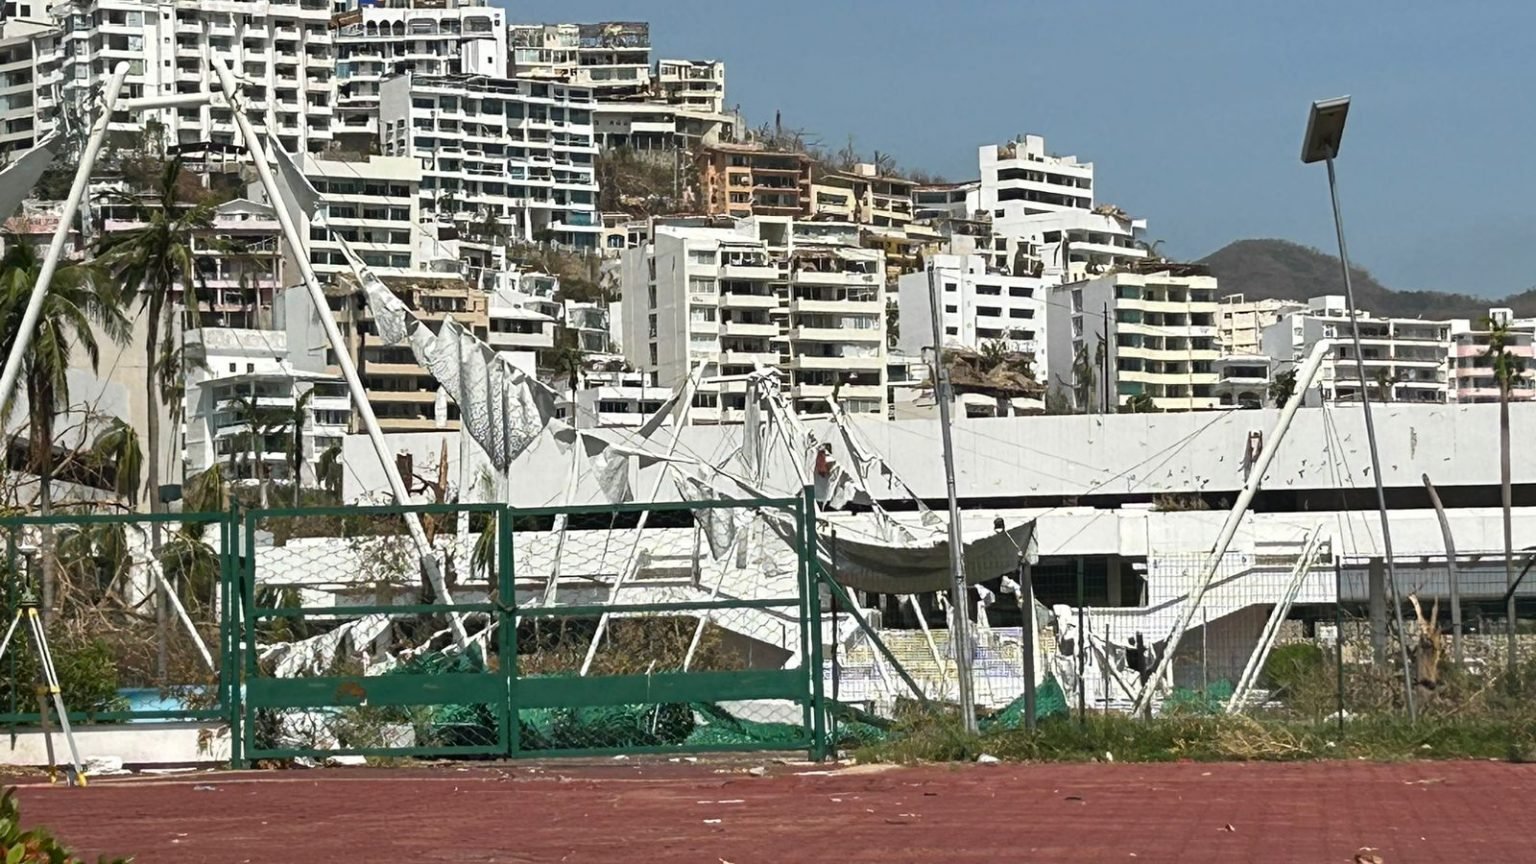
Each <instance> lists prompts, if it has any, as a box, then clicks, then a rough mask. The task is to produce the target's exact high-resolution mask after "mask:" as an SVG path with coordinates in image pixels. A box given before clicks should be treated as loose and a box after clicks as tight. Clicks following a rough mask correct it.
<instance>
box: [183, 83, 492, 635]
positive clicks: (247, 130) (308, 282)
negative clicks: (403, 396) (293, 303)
mask: <svg viewBox="0 0 1536 864" xmlns="http://www.w3.org/2000/svg"><path fill="white" fill-rule="evenodd" d="M211 59H212V61H213V69H214V72H215V73H216V74H217V75H218V76H219V85H220V86H221V87H222V88H223V89H224V96H225V98H227V99H228V100H229V103H230V113H231V114H232V115H234V118H235V124H236V125H237V126H239V127H240V135H241V136H242V137H243V138H245V146H246V149H247V150H248V151H249V153H250V156H251V164H252V165H253V166H254V167H255V168H256V174H257V176H258V177H260V178H261V185H262V188H264V189H265V190H266V192H267V197H268V198H269V199H270V200H271V201H272V203H273V207H272V210H273V212H274V213H275V214H276V215H277V223H278V225H279V226H280V227H281V228H282V231H283V238H284V239H285V240H286V241H287V242H288V246H289V247H290V248H291V249H292V250H293V258H294V260H295V261H296V262H297V263H298V266H299V273H300V275H302V276H303V277H304V287H306V288H307V289H309V296H310V299H311V300H312V301H313V302H314V304H315V310H316V312H317V314H318V317H319V319H320V325H321V326H322V327H323V328H324V329H325V336H326V339H327V340H329V341H330V343H331V349H332V352H333V353H334V354H335V355H336V365H337V366H338V367H340V368H341V375H342V377H343V378H345V379H346V381H347V389H348V390H350V391H351V393H352V401H353V403H354V404H355V405H356V406H357V416H358V419H360V420H361V421H362V423H363V428H364V429H366V430H367V432H368V440H369V441H371V442H372V443H373V449H374V452H375V453H377V454H378V457H379V464H380V465H381V467H383V469H384V476H385V477H386V478H388V480H389V488H390V491H391V492H393V493H394V496H395V501H396V503H399V504H405V503H407V502H408V501H409V500H410V498H409V493H408V492H407V490H406V488H405V480H404V478H402V477H401V476H400V468H399V466H397V465H396V464H395V460H394V459H391V458H390V454H389V445H388V444H386V443H385V441H384V433H383V432H382V431H381V430H380V429H379V421H378V418H377V417H375V416H374V414H373V406H372V405H371V404H369V402H368V394H367V391H365V390H364V389H363V382H362V379H361V378H360V377H359V376H358V374H357V364H356V363H354V362H353V361H352V355H351V354H350V353H349V352H348V351H347V343H346V340H345V339H343V338H342V335H341V328H339V327H338V326H337V325H336V319H335V317H334V316H332V315H331V312H330V308H329V307H328V306H327V305H326V302H325V292H324V291H322V290H321V288H320V280H319V278H318V277H317V276H316V275H315V270H314V267H313V266H312V265H311V264H310V261H309V256H308V255H307V254H305V252H304V245H303V243H302V241H301V239H300V237H299V232H298V228H296V227H295V226H294V223H293V216H292V214H290V213H289V212H288V208H287V207H286V206H284V204H283V200H282V196H281V193H280V192H279V191H278V188H277V181H276V180H274V179H273V177H272V166H271V164H270V163H269V162H268V161H267V152H266V148H265V147H264V146H262V143H261V139H259V138H257V137H256V130H255V129H254V128H253V127H252V126H251V120H250V118H249V117H247V116H245V106H244V105H242V104H240V99H239V96H238V93H239V90H238V87H237V85H236V83H235V76H234V74H233V73H232V72H230V71H229V66H228V64H226V63H225V62H224V58H222V57H220V56H219V55H218V54H214V55H213V56H212V58H211ZM404 515H405V523H406V525H407V527H408V528H409V529H410V532H411V539H412V540H413V541H414V542H415V545H416V552H417V554H418V555H419V556H420V557H421V566H422V567H423V568H424V569H425V571H426V574H427V581H428V583H429V584H430V585H431V586H432V593H433V594H435V595H436V596H437V599H438V602H440V603H442V604H443V605H445V606H452V605H453V597H452V595H450V594H449V593H448V584H447V582H446V580H444V579H443V571H442V568H441V567H439V566H438V565H437V557H436V556H435V555H434V554H433V553H432V544H431V543H430V542H429V541H428V540H427V534H426V532H425V531H424V530H423V529H422V527H421V517H420V516H418V515H417V514H415V513H406V514H404ZM448 626H449V629H450V630H451V631H452V633H453V641H454V644H455V645H457V646H458V647H459V648H460V649H461V650H462V649H464V648H465V647H467V646H468V644H469V634H468V633H467V632H466V631H465V630H464V620H463V618H462V617H461V616H460V615H458V614H457V613H454V612H449V613H448Z"/></svg>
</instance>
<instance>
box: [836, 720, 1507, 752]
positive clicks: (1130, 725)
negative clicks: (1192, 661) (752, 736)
mask: <svg viewBox="0 0 1536 864" xmlns="http://www.w3.org/2000/svg"><path fill="white" fill-rule="evenodd" d="M983 753H988V754H991V755H993V756H996V757H998V758H999V759H1005V760H1011V761H1020V762H1094V761H1103V760H1105V759H1113V760H1114V761H1117V762H1172V761H1181V760H1191V761H1197V762H1218V761H1239V762H1259V761H1262V762H1280V761H1297V760H1309V759H1368V760H1373V761H1399V760H1407V759H1500V760H1508V761H1513V762H1525V761H1531V760H1533V759H1536V712H1531V713H1528V714H1524V715H1510V716H1506V717H1501V718H1492V717H1470V718H1456V717H1424V718H1421V719H1420V720H1419V722H1417V723H1410V722H1409V721H1408V718H1407V717H1405V716H1399V717H1377V718H1369V719H1362V720H1351V721H1348V722H1346V723H1345V724H1344V726H1343V728H1342V729H1341V728H1340V727H1339V725H1338V724H1337V723H1330V724H1308V723H1299V722H1292V721H1283V720H1269V719H1256V718H1252V717H1244V716H1226V715H1219V716H1203V717H1202V716H1191V715H1175V716H1168V717H1160V718H1156V719H1153V720H1139V719H1135V718H1132V717H1129V716H1126V715H1121V714H1110V715H1090V716H1088V717H1085V718H1082V719H1081V720H1078V719H1074V718H1067V717H1054V718H1049V719H1046V720H1043V721H1041V723H1040V725H1039V727H1038V728H1037V729H1036V730H1035V731H1032V732H1031V731H1028V730H999V731H996V732H990V733H985V734H982V735H967V734H965V732H964V731H963V730H962V729H961V727H960V723H959V721H958V720H957V719H955V718H952V717H945V716H939V715H930V716H926V717H920V718H913V719H911V720H909V721H907V722H905V723H902V724H899V725H898V726H897V727H896V728H895V729H894V730H893V734H892V736H891V738H890V739H889V740H887V741H884V742H880V743H877V744H872V745H870V746H867V747H864V748H861V749H859V750H858V751H857V752H856V755H857V756H858V758H859V759H860V760H861V761H870V762H898V763H911V762H957V761H974V760H975V759H976V758H977V757H978V756H980V755H981V754H983Z"/></svg>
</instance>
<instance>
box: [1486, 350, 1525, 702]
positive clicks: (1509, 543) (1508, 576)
mask: <svg viewBox="0 0 1536 864" xmlns="http://www.w3.org/2000/svg"><path fill="white" fill-rule="evenodd" d="M1487 328H1488V349H1487V350H1486V351H1484V352H1483V359H1484V360H1487V361H1488V362H1489V365H1491V366H1492V367H1493V377H1494V380H1495V381H1496V382H1497V383H1498V385H1499V499H1500V501H1499V503H1500V504H1501V505H1502V507H1503V508H1504V581H1505V584H1506V585H1511V586H1512V585H1514V584H1515V557H1514V556H1515V552H1514V539H1513V535H1514V532H1513V527H1512V525H1511V522H1510V505H1511V501H1512V493H1511V488H1510V477H1509V474H1510V469H1509V394H1510V391H1512V390H1514V388H1515V385H1516V384H1517V383H1518V382H1519V381H1520V378H1521V377H1522V376H1523V375H1524V374H1525V361H1524V360H1522V359H1521V358H1520V357H1519V355H1516V354H1514V353H1512V352H1510V350H1509V344H1510V342H1511V341H1512V340H1513V337H1514V334H1512V333H1511V332H1510V330H1509V324H1508V323H1507V322H1505V321H1488V322H1487ZM1515 611H1516V610H1515V595H1514V593H1513V592H1510V595H1509V601H1508V603H1507V604H1506V606H1505V609H1504V614H1505V616H1506V620H1507V622H1508V626H1507V628H1506V630H1507V631H1508V633H1507V635H1508V651H1509V657H1508V662H1509V673H1510V675H1511V676H1512V675H1513V674H1514V671H1515V664H1516V662H1517V661H1518V659H1519V656H1518V655H1519V650H1518V649H1519V646H1518V644H1517V641H1516V638H1515ZM1511 680H1512V679H1511Z"/></svg>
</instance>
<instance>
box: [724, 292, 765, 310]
mask: <svg viewBox="0 0 1536 864" xmlns="http://www.w3.org/2000/svg"><path fill="white" fill-rule="evenodd" d="M720 305H721V306H722V307H724V308H726V309H777V308H778V306H779V298H778V295H776V294H746V293H734V292H727V293H724V294H721V295H720Z"/></svg>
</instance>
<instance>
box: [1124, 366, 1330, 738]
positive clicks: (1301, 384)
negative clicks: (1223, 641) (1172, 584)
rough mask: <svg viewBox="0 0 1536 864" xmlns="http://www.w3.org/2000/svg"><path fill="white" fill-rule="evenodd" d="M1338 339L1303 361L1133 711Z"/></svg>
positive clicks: (1144, 703) (1147, 701)
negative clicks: (1209, 557) (1289, 393)
mask: <svg viewBox="0 0 1536 864" xmlns="http://www.w3.org/2000/svg"><path fill="white" fill-rule="evenodd" d="M1333 347H1334V342H1333V341H1332V340H1330V339H1319V340H1318V342H1317V344H1316V345H1314V346H1313V347H1312V353H1311V354H1310V355H1308V356H1307V359H1306V362H1305V363H1303V364H1302V366H1301V371H1299V372H1297V373H1296V387H1295V390H1294V391H1293V392H1292V393H1291V398H1290V399H1289V400H1288V401H1287V402H1286V403H1285V405H1284V407H1282V408H1281V409H1280V419H1279V420H1277V421H1275V428H1274V429H1273V430H1271V431H1270V440H1269V441H1266V442H1265V443H1264V447H1263V449H1262V450H1260V451H1259V458H1258V459H1256V460H1254V464H1253V468H1252V470H1250V471H1249V472H1248V480H1247V482H1245V483H1244V484H1243V490H1242V491H1241V492H1240V493H1238V496H1237V502H1236V503H1234V504H1233V505H1232V509H1231V510H1229V511H1228V512H1227V518H1226V520H1225V521H1224V522H1222V523H1221V533H1220V534H1218V535H1217V537H1216V545H1215V546H1214V547H1213V548H1212V549H1211V559H1210V562H1209V563H1208V564H1207V565H1206V567H1205V572H1204V573H1202V574H1201V576H1200V581H1199V582H1196V583H1195V586H1194V588H1192V589H1191V590H1190V592H1189V598H1188V600H1187V601H1186V602H1185V604H1184V611H1183V612H1182V613H1181V614H1180V615H1179V618H1178V623H1177V624H1175V625H1174V628H1173V632H1172V633H1170V634H1168V641H1167V642H1166V643H1164V646H1163V650H1162V651H1161V652H1159V654H1158V658H1157V666H1156V667H1155V668H1154V669H1153V670H1152V674H1151V675H1149V676H1147V680H1146V683H1144V684H1143V685H1142V687H1141V692H1140V693H1138V694H1137V695H1136V705H1135V707H1134V709H1133V710H1132V711H1131V714H1133V715H1135V714H1141V713H1143V712H1144V711H1146V710H1147V709H1148V708H1149V707H1151V704H1152V694H1153V693H1154V692H1156V690H1157V686H1158V684H1159V682H1161V681H1162V680H1163V678H1164V677H1165V676H1166V675H1167V674H1168V668H1169V666H1170V664H1171V663H1172V662H1173V654H1174V652H1175V651H1177V650H1178V648H1179V640H1180V639H1183V638H1184V631H1185V630H1188V629H1189V625H1190V623H1191V622H1192V621H1193V620H1194V618H1195V612H1196V611H1197V610H1198V609H1199V608H1200V601H1201V600H1203V599H1205V592H1206V591H1207V590H1208V589H1209V588H1210V587H1211V580H1213V579H1215V578H1216V571H1217V570H1218V569H1219V568H1220V567H1221V559H1222V558H1223V557H1224V556H1226V554H1227V547H1229V546H1231V545H1232V538H1233V537H1234V536H1236V535H1237V528H1238V526H1239V525H1241V524H1242V522H1243V516H1244V515H1245V514H1247V512H1248V505H1250V504H1252V503H1253V496H1254V495H1256V494H1257V493H1258V491H1259V484H1260V483H1262V482H1263V481H1264V474H1265V472H1267V471H1269V463H1270V462H1273V461H1274V458H1275V454H1276V453H1277V452H1279V450H1280V442H1281V441H1283V440H1285V433H1286V430H1288V429H1290V428H1291V419H1292V418H1294V417H1295V416H1296V409H1297V408H1300V407H1301V403H1302V401H1303V400H1304V399H1305V398H1306V395H1307V389H1308V388H1309V387H1311V386H1312V380H1313V379H1314V378H1316V377H1317V370H1318V368H1319V367H1321V366H1322V365H1323V358H1324V357H1326V356H1328V353H1329V352H1330V351H1332V350H1333Z"/></svg>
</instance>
